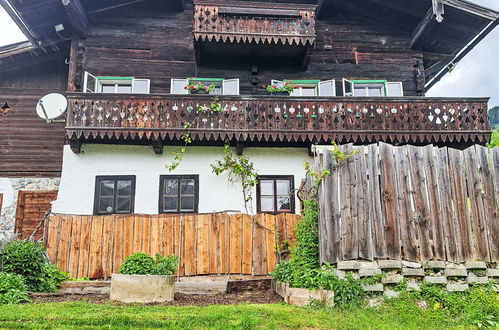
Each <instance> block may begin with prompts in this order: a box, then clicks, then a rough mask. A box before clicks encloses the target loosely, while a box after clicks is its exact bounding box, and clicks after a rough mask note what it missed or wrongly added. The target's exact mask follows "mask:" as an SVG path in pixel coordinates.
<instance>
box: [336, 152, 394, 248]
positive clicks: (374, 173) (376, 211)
mask: <svg viewBox="0 0 499 330" xmlns="http://www.w3.org/2000/svg"><path fill="white" fill-rule="evenodd" d="M368 152H369V172H368V174H369V178H370V182H371V183H372V199H373V235H374V238H373V244H374V257H375V258H383V257H385V256H386V255H387V252H386V249H387V247H386V240H385V237H384V220H383V214H384V212H383V209H384V207H385V205H384V203H383V200H382V193H381V166H380V159H379V154H378V146H377V145H376V144H372V145H370V146H368ZM332 189H336V188H334V187H333V188H332ZM338 193H339V192H338Z"/></svg>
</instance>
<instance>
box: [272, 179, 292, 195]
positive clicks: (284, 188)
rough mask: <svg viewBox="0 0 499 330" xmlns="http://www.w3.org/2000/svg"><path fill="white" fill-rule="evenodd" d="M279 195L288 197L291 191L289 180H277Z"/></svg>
mask: <svg viewBox="0 0 499 330" xmlns="http://www.w3.org/2000/svg"><path fill="white" fill-rule="evenodd" d="M276 186H277V195H288V194H289V191H290V190H291V189H289V180H276Z"/></svg>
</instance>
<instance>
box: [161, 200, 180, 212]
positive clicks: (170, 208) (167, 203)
mask: <svg viewBox="0 0 499 330" xmlns="http://www.w3.org/2000/svg"><path fill="white" fill-rule="evenodd" d="M163 211H165V212H177V197H165V199H164V202H163Z"/></svg>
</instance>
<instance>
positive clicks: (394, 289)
mask: <svg viewBox="0 0 499 330" xmlns="http://www.w3.org/2000/svg"><path fill="white" fill-rule="evenodd" d="M336 272H337V275H338V276H339V277H341V278H344V277H346V276H347V275H351V276H352V277H354V278H372V279H373V281H372V284H369V285H363V286H364V290H366V291H368V292H370V293H374V294H375V293H379V294H383V295H384V296H386V297H396V296H398V292H399V291H402V290H419V288H420V285H421V284H422V283H424V282H426V283H432V284H437V285H442V286H445V287H446V289H447V290H448V291H464V290H466V289H468V288H469V287H470V285H474V284H487V283H489V282H493V283H495V284H494V288H495V290H496V291H498V292H499V265H498V264H497V263H496V264H487V263H485V262H483V261H468V262H466V263H464V264H455V263H450V262H445V261H438V260H432V261H427V262H424V263H418V262H408V261H400V260H379V261H374V262H364V261H342V262H339V263H338V264H337V270H336ZM370 282H371V281H370Z"/></svg>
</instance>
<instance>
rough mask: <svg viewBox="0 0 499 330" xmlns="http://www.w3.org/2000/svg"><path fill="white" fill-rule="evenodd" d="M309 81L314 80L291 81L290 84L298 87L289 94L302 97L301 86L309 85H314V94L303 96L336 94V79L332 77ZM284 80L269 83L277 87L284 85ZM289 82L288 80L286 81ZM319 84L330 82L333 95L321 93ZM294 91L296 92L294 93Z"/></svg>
mask: <svg viewBox="0 0 499 330" xmlns="http://www.w3.org/2000/svg"><path fill="white" fill-rule="evenodd" d="M311 81H314V82H310V83H292V85H295V86H298V87H299V88H297V89H295V90H294V91H292V92H291V93H290V94H289V96H294V97H303V87H311V86H312V85H315V95H314V96H311V95H307V96H305V97H320V96H330V97H333V96H336V81H335V80H334V79H330V80H321V81H319V80H317V81H315V80H311ZM286 82H288V81H286V80H275V79H273V80H271V82H270V83H271V84H272V86H277V87H282V86H284V84H286ZM288 83H289V82H288ZM321 84H330V85H331V87H332V93H333V95H321V90H322V89H321ZM295 91H296V92H297V93H295Z"/></svg>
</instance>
